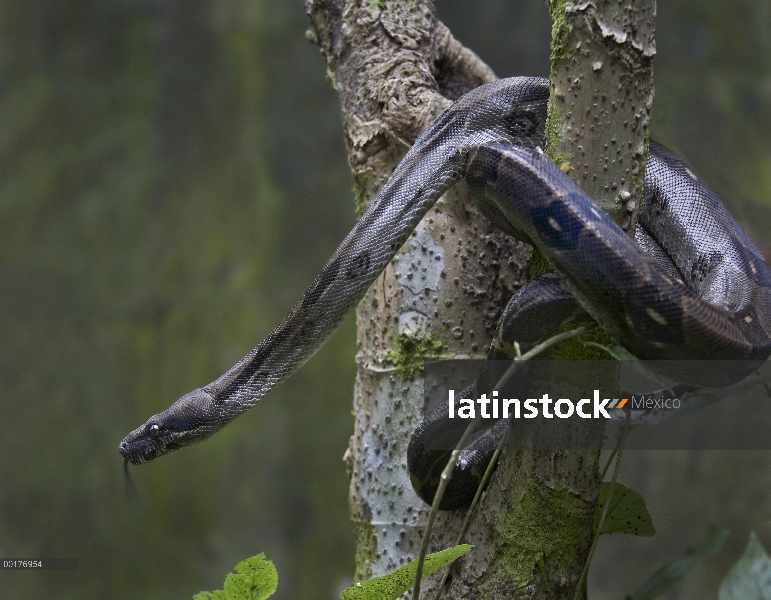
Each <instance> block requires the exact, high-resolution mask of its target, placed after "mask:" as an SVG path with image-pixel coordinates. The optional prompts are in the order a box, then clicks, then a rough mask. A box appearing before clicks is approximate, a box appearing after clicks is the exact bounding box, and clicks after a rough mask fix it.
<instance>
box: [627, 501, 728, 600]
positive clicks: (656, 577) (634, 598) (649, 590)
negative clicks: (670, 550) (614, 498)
mask: <svg viewBox="0 0 771 600" xmlns="http://www.w3.org/2000/svg"><path fill="white" fill-rule="evenodd" d="M614 495H615V494H614ZM727 535H728V530H727V529H723V528H722V527H716V526H715V525H713V526H712V527H710V528H709V531H707V539H706V540H704V541H703V542H702V543H701V544H699V545H698V546H696V547H695V548H688V549H687V550H686V551H685V554H684V555H683V556H682V558H680V559H679V560H677V561H676V562H674V563H672V564H671V565H666V566H664V567H662V568H661V569H659V570H658V571H656V572H655V573H654V574H653V575H651V578H650V579H648V581H647V583H646V584H645V585H644V586H643V587H642V589H641V590H639V591H638V592H637V593H635V594H632V595H631V596H629V598H628V600H652V599H653V598H658V597H659V596H661V595H662V594H664V593H665V592H667V591H669V590H670V589H672V588H673V587H675V586H676V585H677V584H678V583H680V582H681V581H682V579H683V577H685V576H686V575H687V574H688V572H689V571H690V570H691V569H693V568H694V567H695V566H696V565H697V564H698V563H699V562H700V561H702V560H704V559H705V558H708V557H710V556H714V555H715V554H717V553H718V552H719V551H720V548H722V547H723V542H724V541H725V538H726V536H727Z"/></svg>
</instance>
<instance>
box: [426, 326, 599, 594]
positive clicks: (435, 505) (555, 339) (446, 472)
mask: <svg viewBox="0 0 771 600" xmlns="http://www.w3.org/2000/svg"><path fill="white" fill-rule="evenodd" d="M586 331H588V329H587V328H586V327H578V328H576V329H572V330H570V331H563V332H562V333H558V334H557V335H555V336H552V337H550V338H549V339H547V340H544V341H543V342H541V343H540V344H538V345H536V346H535V347H534V348H533V349H532V350H529V351H528V352H525V353H524V354H522V355H518V356H516V357H515V358H514V362H513V364H512V365H511V366H510V367H509V368H508V369H507V370H506V372H505V373H504V374H503V376H502V377H501V378H500V379H499V380H498V383H496V384H495V388H501V387H503V386H504V385H506V383H507V382H508V381H509V379H511V377H512V375H514V373H515V372H516V370H517V368H518V364H517V363H520V362H523V361H526V360H530V359H531V358H533V357H535V356H537V355H539V354H540V353H541V352H543V351H544V350H546V349H547V348H551V347H552V346H553V345H554V344H557V343H559V342H561V341H563V340H567V339H569V338H572V337H575V336H577V335H581V334H582V333H586ZM515 347H516V348H517V349H518V348H519V347H518V346H515ZM518 354H519V353H518ZM476 425H477V419H473V420H472V421H471V422H470V423H469V424H468V427H466V431H464V432H463V435H462V436H461V438H460V441H459V442H458V444H457V446H455V450H453V451H452V453H451V454H450V458H449V460H448V461H447V464H446V465H445V467H444V469H443V470H442V475H441V477H440V478H439V487H438V488H437V490H436V494H435V495H434V501H433V502H432V504H431V510H430V511H429V513H428V521H427V523H426V529H425V531H424V532H423V539H422V540H421V543H420V552H419V553H418V564H417V569H416V570H415V583H414V585H413V587H412V600H419V599H420V580H421V579H422V577H423V564H424V562H425V560H426V553H427V552H428V543H429V541H430V539H431V528H432V527H433V526H434V521H435V520H436V515H437V514H438V513H439V504H440V503H441V502H442V498H443V497H444V492H445V490H446V489H447V485H448V484H449V483H450V479H452V473H453V471H454V470H455V463H456V462H457V461H458V456H459V455H460V453H461V451H462V450H463V448H465V446H466V442H467V441H468V438H469V436H470V435H471V434H472V433H474V432H475V431H476V428H475V427H476ZM477 492H479V490H477Z"/></svg>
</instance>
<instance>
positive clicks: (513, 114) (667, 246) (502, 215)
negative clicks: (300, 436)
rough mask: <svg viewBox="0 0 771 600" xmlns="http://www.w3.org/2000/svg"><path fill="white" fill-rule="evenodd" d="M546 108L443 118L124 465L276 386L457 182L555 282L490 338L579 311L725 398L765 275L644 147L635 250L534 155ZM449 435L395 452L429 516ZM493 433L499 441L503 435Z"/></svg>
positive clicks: (645, 355)
mask: <svg viewBox="0 0 771 600" xmlns="http://www.w3.org/2000/svg"><path fill="white" fill-rule="evenodd" d="M548 101H549V83H548V81H547V80H546V79H543V78H538V77H513V78H506V79H500V80H497V81H494V82H492V83H488V84H485V85H482V86H480V87H478V88H476V89H473V90H471V91H470V92H468V93H467V94H465V95H463V96H462V97H460V98H459V99H458V100H457V101H456V102H455V103H453V104H452V105H451V106H450V107H449V108H448V109H447V110H446V111H445V112H444V113H442V114H441V115H440V116H439V117H438V118H437V119H436V120H435V121H434V122H433V124H431V125H430V126H429V127H428V128H427V129H426V131H425V132H424V133H423V134H422V135H421V136H420V137H419V138H418V140H417V141H416V142H415V144H414V145H413V147H412V148H411V149H410V150H409V152H407V154H406V155H405V157H404V158H403V159H402V161H401V162H400V163H399V165H398V166H397V167H396V169H395V170H394V172H393V174H392V175H391V177H390V178H389V179H388V181H387V182H386V183H385V185H384V187H383V188H382V190H381V191H380V193H379V194H378V195H377V197H376V198H375V200H374V201H373V202H372V204H371V205H370V207H369V208H368V209H367V211H366V212H365V213H364V214H363V215H362V217H361V219H360V220H359V221H358V223H357V224H356V225H355V227H354V228H353V230H352V231H351V232H350V233H349V234H348V235H347V236H346V237H345V239H344V240H343V242H342V243H341V244H340V246H339V247H338V248H337V250H335V252H334V253H333V254H332V256H331V258H330V259H329V260H328V262H327V263H326V264H325V265H324V267H323V268H322V269H321V272H320V273H319V274H318V275H317V276H316V278H315V279H314V281H313V283H312V284H311V285H310V287H309V288H308V290H307V291H306V292H305V294H304V295H303V296H302V298H301V299H300V301H299V302H298V303H297V304H296V305H295V306H294V308H293V309H292V310H291V312H290V313H289V314H288V315H287V317H286V318H285V319H284V320H283V321H282V322H281V323H280V324H279V325H278V327H276V328H275V329H274V330H273V331H272V332H271V333H270V334H269V335H268V336H267V337H266V338H265V339H264V340H263V341H262V342H260V344H259V345H257V346H256V347H255V348H254V349H253V350H251V351H250V352H249V353H248V354H247V355H246V356H245V357H244V358H243V359H241V360H240V361H238V363H236V364H235V365H234V366H233V367H232V368H231V369H230V370H228V371H227V372H226V373H224V374H223V375H222V376H220V377H219V378H217V379H216V380H215V381H213V382H211V383H210V384H208V385H206V386H204V387H201V388H198V389H195V390H193V391H191V392H189V393H187V394H185V395H184V396H182V397H181V398H179V399H178V400H177V401H176V402H174V403H173V404H171V406H169V407H168V408H167V409H166V410H164V411H162V412H160V413H158V414H156V415H153V416H152V417H150V418H149V419H148V420H147V421H146V422H145V423H144V424H143V425H142V426H140V427H138V428H137V429H135V430H133V431H132V432H130V433H129V434H128V435H127V436H126V437H125V438H124V439H123V440H122V441H121V442H120V444H119V447H118V450H119V452H120V453H121V455H122V456H123V458H124V459H125V461H126V464H128V463H129V462H130V463H133V464H140V463H144V462H147V461H151V460H153V459H155V458H158V457H160V456H163V455H165V454H167V453H169V452H172V451H174V450H178V449H180V448H183V447H185V446H188V445H191V444H194V443H199V442H202V441H203V440H205V439H207V438H208V437H210V436H211V435H212V434H214V433H215V432H217V431H218V430H220V429H221V428H222V427H224V426H225V425H227V424H228V423H230V422H231V421H233V420H234V419H235V418H237V417H238V416H239V415H241V414H242V413H243V412H245V411H246V410H248V409H249V408H251V407H252V406H254V404H256V403H257V402H258V401H259V400H260V399H261V398H262V397H263V396H265V395H266V394H267V393H268V392H269V391H270V390H271V389H272V388H273V387H275V386H276V385H278V384H279V383H281V382H282V381H284V380H285V379H286V378H287V377H289V376H290V375H291V374H292V373H293V372H294V371H296V370H297V369H298V368H299V367H300V366H301V365H302V364H303V363H304V362H305V361H307V360H308V359H309V358H310V357H311V356H312V355H313V354H314V353H315V352H316V351H317V350H318V349H319V348H320V347H321V346H322V345H323V344H324V343H325V342H326V340H327V339H328V338H329V336H330V335H331V334H332V333H333V332H334V331H335V330H336V329H337V327H338V326H339V325H340V324H341V323H342V322H343V320H344V319H345V318H346V316H347V315H348V314H349V313H350V312H351V311H353V309H354V308H355V307H356V305H357V304H358V303H359V301H360V300H361V299H362V297H363V296H364V294H365V293H366V291H367V290H368V288H369V287H370V285H371V284H372V283H373V282H374V281H375V279H376V278H377V277H378V276H379V275H380V273H381V272H382V271H383V270H384V269H385V268H386V266H387V265H388V264H389V263H390V261H391V259H392V258H393V257H394V256H395V255H396V253H397V252H398V251H399V249H400V248H401V247H402V245H403V244H404V243H405V242H406V241H407V239H408V238H409V236H410V234H411V233H412V231H413V230H414V229H415V228H416V226H417V225H418V223H419V222H420V220H421V219H422V218H423V216H424V215H425V214H426V213H427V212H428V211H429V210H430V209H431V207H432V206H433V205H434V204H435V203H436V201H437V200H438V199H439V198H440V197H441V196H442V195H443V194H444V193H445V192H446V191H447V190H449V189H450V188H451V187H452V186H453V185H455V184H456V183H457V182H458V181H460V180H461V179H463V178H465V180H466V182H467V183H468V186H469V190H470V192H471V196H472V199H473V200H474V201H475V202H476V203H477V205H478V206H479V207H480V210H481V212H482V213H483V214H484V215H485V216H487V218H488V219H490V221H491V222H492V223H493V224H494V225H495V226H497V227H498V228H500V229H502V230H503V231H504V232H507V233H509V234H511V235H514V236H515V237H518V238H519V239H523V240H525V241H527V242H528V243H530V244H532V245H534V246H535V247H537V248H538V249H539V250H540V251H541V253H542V254H543V255H544V256H545V257H546V259H547V260H548V261H549V263H550V264H551V265H552V267H553V268H554V271H553V272H552V273H547V274H545V275H543V276H541V277H537V278H535V279H533V280H532V281H530V282H529V283H527V284H526V285H525V286H523V287H522V288H521V289H520V290H519V291H518V292H517V294H515V295H514V297H513V298H512V299H511V301H510V302H509V305H508V306H507V309H506V310H505V311H504V313H503V316H502V317H501V321H500V324H499V327H498V336H497V337H499V338H501V339H505V340H515V339H518V340H519V341H520V342H523V343H525V342H528V341H531V342H535V341H537V340H538V339H539V338H542V337H543V336H544V335H545V334H547V333H548V330H551V329H553V328H554V326H555V324H557V325H558V324H559V323H560V322H562V321H564V320H565V319H566V318H568V317H569V316H570V315H574V314H575V309H576V307H578V308H579V309H581V310H582V311H584V313H585V314H586V315H588V317H587V318H590V319H593V320H594V321H596V322H597V323H598V324H599V325H600V326H602V327H603V328H604V329H605V330H606V331H607V332H608V333H609V334H610V336H611V337H613V338H614V339H615V340H616V341H617V342H618V343H619V344H620V345H621V346H623V347H624V348H626V349H627V350H628V351H629V352H631V353H632V354H633V355H635V356H636V357H638V358H640V359H663V360H664V361H666V363H665V364H668V365H671V364H685V362H684V361H689V360H726V361H732V364H735V365H736V366H735V367H734V368H726V369H711V370H710V373H709V374H707V375H704V374H702V375H699V376H691V379H694V377H695V378H696V379H699V377H701V378H702V379H709V381H690V382H689V383H705V384H710V385H718V384H722V385H727V384H728V383H731V382H733V381H737V380H740V379H741V378H743V377H745V376H746V375H748V374H749V373H750V371H751V370H753V369H754V368H757V365H758V364H759V363H760V362H762V361H764V360H766V359H767V358H768V356H769V355H771V270H769V268H768V266H767V265H766V262H765V261H764V259H763V256H762V255H761V253H760V251H759V250H758V248H757V247H756V246H755V244H754V243H753V242H752V241H751V240H750V238H749V236H748V235H747V234H746V233H745V232H744V231H743V230H742V228H741V227H740V226H739V225H738V224H737V223H736V221H734V219H733V218H732V217H731V216H730V215H729V213H728V211H727V210H726V209H725V207H724V206H723V204H722V203H721V202H720V200H719V199H718V198H717V196H716V195H715V194H714V193H713V192H712V191H711V190H710V189H709V187H708V186H707V185H706V184H705V183H704V182H703V181H702V180H701V179H699V178H698V177H697V176H696V175H695V174H694V172H693V171H692V170H691V169H690V168H689V167H688V166H687V165H686V163H685V162H684V161H683V160H682V159H681V158H680V157H678V156H677V155H676V154H674V153H673V152H671V151H669V150H668V149H666V148H665V147H663V146H661V145H658V144H656V143H654V142H650V145H649V153H648V157H647V165H646V169H645V176H644V185H643V188H644V189H643V196H644V199H643V200H644V202H643V208H642V211H641V213H640V216H639V222H638V224H637V226H636V229H635V232H634V237H632V236H630V235H628V234H627V233H626V232H625V231H624V230H622V229H621V228H620V227H619V226H618V225H616V223H615V222H614V221H613V220H611V218H610V217H609V216H607V215H606V214H605V213H604V212H602V211H601V210H600V209H599V208H598V206H597V204H596V203H595V202H594V201H593V200H592V199H591V198H590V197H589V196H588V195H587V194H586V192H584V191H583V190H582V189H581V188H580V187H579V186H578V185H577V184H576V183H574V182H573V181H572V180H571V179H570V178H569V177H568V176H567V175H566V174H565V173H564V172H562V170H561V169H560V168H559V167H558V166H557V165H556V164H554V163H553V162H552V161H551V160H549V159H548V158H547V157H546V156H545V155H544V153H543V146H544V130H545V124H546V115H547V104H548ZM720 373H723V375H720ZM678 375H683V374H682V373H678ZM686 378H687V377H686ZM716 378H717V379H719V381H718V380H716ZM456 421H457V419H456ZM447 427H448V425H447V419H439V418H437V417H436V415H434V416H432V415H431V414H429V415H427V416H426V419H425V420H424V423H422V424H421V425H420V426H419V427H418V429H417V430H416V432H415V433H414V434H413V437H412V439H411V441H410V445H409V448H408V465H409V468H410V477H411V480H412V482H413V487H415V488H416V491H417V492H418V494H419V495H420V496H421V497H423V498H424V499H425V500H427V501H430V498H431V496H432V492H431V490H430V487H431V486H430V485H427V484H426V481H427V480H428V479H429V475H428V473H427V472H426V471H425V465H426V464H427V463H428V462H430V461H429V460H427V459H426V455H425V448H426V447H427V444H428V442H429V440H430V438H431V436H434V437H435V436H439V437H441V436H442V435H443V434H446V433H447V431H446V428H447ZM495 427H497V428H498V434H499V435H500V429H501V425H500V424H498V425H496V426H495ZM494 429H495V428H494ZM486 460H488V461H489V452H472V453H471V454H469V455H467V456H466V458H465V459H464V461H465V462H464V463H463V464H459V465H457V466H456V471H457V472H458V473H459V477H458V481H464V477H463V476H462V475H463V473H466V474H471V475H470V477H469V478H466V479H470V481H468V482H467V483H466V484H464V485H469V486H470V485H473V484H474V481H476V479H478V477H479V473H481V472H483V471H484V467H485V464H486V463H485V461H486ZM421 465H422V466H421ZM421 469H423V471H421ZM460 495H463V494H460ZM463 502H465V500H457V501H455V500H451V501H449V502H448V503H445V504H446V505H445V506H443V508H446V507H447V506H450V507H451V508H454V507H456V506H455V505H458V504H462V503H463Z"/></svg>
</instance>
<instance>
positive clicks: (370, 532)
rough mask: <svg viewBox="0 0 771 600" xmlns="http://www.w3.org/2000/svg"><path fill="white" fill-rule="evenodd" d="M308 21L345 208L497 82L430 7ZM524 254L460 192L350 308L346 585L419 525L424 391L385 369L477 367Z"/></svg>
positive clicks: (449, 532) (401, 6) (390, 560)
mask: <svg viewBox="0 0 771 600" xmlns="http://www.w3.org/2000/svg"><path fill="white" fill-rule="evenodd" d="M307 11H308V16H309V17H310V20H311V23H312V26H313V28H312V30H311V32H310V33H309V37H310V38H311V39H312V41H314V42H315V43H317V44H319V46H320V47H321V51H322V52H323V54H324V56H325V57H326V59H327V65H328V75H329V78H330V80H331V82H332V85H333V86H334V87H335V89H336V90H337V91H338V93H339V94H340V100H341V104H342V110H343V117H344V125H345V127H344V128H345V139H346V143H347V145H348V151H349V160H350V164H351V168H352V171H353V176H354V180H355V188H354V189H355V192H356V195H357V203H358V204H360V208H365V207H366V206H367V205H368V204H369V202H370V201H371V200H372V199H373V198H374V197H375V196H376V195H377V193H378V191H379V190H380V188H381V187H382V186H383V184H384V183H385V181H386V180H387V179H388V177H389V176H390V174H391V172H392V171H393V169H394V167H395V166H396V165H397V164H398V162H399V160H400V159H401V158H402V157H403V156H404V154H405V153H406V152H407V150H408V149H409V147H410V146H411V145H412V143H414V141H415V140H416V139H417V137H418V136H419V135H420V133H421V132H422V131H423V130H425V128H426V127H427V126H428V125H430V124H431V122H433V120H434V119H435V118H436V117H437V116H438V115H439V114H441V112H442V111H444V110H445V109H446V108H447V107H448V106H449V105H450V104H451V101H452V100H454V99H456V98H458V97H459V96H461V95H462V94H463V93H465V92H466V91H468V90H470V89H473V88H474V87H477V86H479V85H481V84H482V83H485V82H488V81H492V80H493V79H495V75H494V73H493V72H492V71H491V70H490V68H489V67H488V66H487V65H485V64H484V63H483V62H482V61H481V60H480V59H479V58H478V57H477V56H476V55H475V54H474V53H473V52H471V51H469V50H468V49H466V48H464V47H463V46H461V45H460V44H459V43H458V42H457V40H455V39H454V38H453V37H452V35H451V34H450V32H449V31H448V30H447V28H446V27H445V26H444V25H442V24H441V23H440V22H438V21H437V20H436V17H435V15H434V11H433V4H432V3H431V2H426V1H415V0H405V1H402V2H396V1H389V2H387V3H386V2H372V1H371V0H360V1H349V2H343V1H342V0H309V2H308V3H307ZM529 254H530V253H529V250H528V249H527V248H526V247H525V246H524V245H523V244H521V243H518V242H515V241H513V240H510V239H508V238H507V237H506V236H505V235H503V234H502V233H500V232H497V231H495V230H493V229H492V228H491V226H490V225H489V224H488V223H487V222H486V221H485V219H484V218H483V217H481V215H480V214H479V213H478V211H477V210H476V208H475V207H474V205H473V204H472V203H471V202H470V201H469V198H468V194H467V192H466V191H465V189H464V186H463V184H459V185H458V186H456V187H455V188H454V189H453V190H451V191H450V192H449V193H448V194H447V195H446V196H445V197H444V198H442V199H441V200H440V201H439V202H438V203H437V204H436V206H435V208H434V209H432V210H431V211H430V212H429V214H428V215H427V216H426V218H425V219H424V220H423V222H422V223H421V224H420V226H419V227H418V228H417V230H416V231H415V232H414V234H413V236H412V237H411V238H410V240H409V241H408V242H407V243H406V244H405V245H404V247H403V248H402V250H401V252H400V253H399V254H398V255H397V257H396V258H394V260H393V262H392V264H391V265H389V267H388V268H387V269H386V271H385V272H384V273H383V275H382V276H381V277H380V278H379V279H378V280H377V281H376V282H375V284H374V285H373V286H372V288H371V289H370V291H369V292H368V293H367V295H366V296H365V298H364V299H363V300H362V302H361V304H360V305H359V308H358V310H357V325H358V342H357V343H358V355H357V362H358V365H359V372H358V376H357V383H356V389H355V392H354V408H355V413H356V424H355V432H354V435H353V437H352V438H351V445H350V448H349V451H348V452H347V454H346V461H347V463H348V466H349V469H350V471H351V493H350V503H351V512H352V515H353V520H354V523H355V529H356V535H357V565H356V567H357V572H356V577H357V578H363V579H366V578H369V577H372V576H376V575H382V574H384V573H386V572H389V571H392V570H394V569H395V568H397V567H399V566H401V565H403V564H405V563H406V562H408V561H410V560H412V559H414V558H416V553H417V549H418V547H419V545H420V537H421V535H422V533H423V524H424V523H425V520H426V516H427V510H428V507H427V506H426V505H425V504H423V502H422V501H421V500H420V499H419V498H418V497H417V496H416V495H415V493H414V492H413V490H412V487H411V485H410V483H409V478H408V475H407V470H406V456H407V443H408V441H409V438H410V434H411V433H412V431H413V430H414V428H415V427H416V426H417V424H418V423H419V422H420V420H421V419H422V414H423V383H422V380H421V378H420V376H419V375H417V376H415V377H414V378H409V377H407V376H406V375H404V374H402V373H400V372H397V370H396V368H395V363H396V364H402V365H405V364H406V365H408V366H409V365H419V364H420V362H421V361H422V360H423V359H424V358H426V357H428V358H431V357H434V358H436V357H438V356H444V357H447V356H453V357H458V358H484V356H485V353H486V350H487V347H488V345H489V344H490V341H491V334H492V332H493V330H494V328H495V325H496V322H497V319H498V317H499V316H500V314H501V311H502V309H503V307H505V304H506V302H507V300H508V299H509V297H510V296H511V294H512V293H513V292H514V291H515V290H516V288H517V287H519V286H520V285H521V284H522V283H523V282H524V281H525V275H526V268H527V262H528V259H529ZM388 359H390V360H388ZM460 519H461V517H460V516H458V515H457V514H447V515H443V516H442V517H441V519H439V521H438V522H437V524H436V530H437V531H438V532H440V535H439V536H438V537H436V538H435V540H434V543H433V544H432V549H441V548H446V547H447V546H449V545H451V544H452V543H453V541H454V536H455V535H456V533H457V531H458V528H459V526H460V521H459V520H460ZM444 532H446V535H441V534H442V533H444ZM445 538H446V539H445Z"/></svg>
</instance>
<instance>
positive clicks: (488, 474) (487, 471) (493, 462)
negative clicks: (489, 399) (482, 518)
mask: <svg viewBox="0 0 771 600" xmlns="http://www.w3.org/2000/svg"><path fill="white" fill-rule="evenodd" d="M508 437H509V430H508V429H507V430H506V433H504V434H503V437H502V438H501V441H500V442H498V447H497V448H496V449H495V453H494V454H493V457H492V458H491V459H490V463H489V464H488V465H487V469H485V474H484V476H483V477H482V481H480V482H479V486H478V487H477V493H476V494H475V495H474V500H472V502H471V506H469V508H468V512H467V513H466V518H465V519H464V520H463V525H462V526H461V528H460V531H459V532H458V537H457V538H455V545H456V546H458V545H460V544H461V542H463V537H464V536H465V535H466V532H467V531H468V526H469V524H470V523H471V515H473V514H474V510H476V507H477V504H479V501H480V500H481V498H482V492H483V491H484V490H485V487H486V486H487V482H488V481H490V477H492V475H493V471H495V466H496V465H497V464H498V458H499V457H500V456H501V451H502V450H503V446H504V445H505V444H506V440H507V439H508ZM449 575H450V569H447V570H446V571H445V572H444V575H442V580H441V581H440V582H439V585H438V586H437V588H436V595H435V596H434V600H439V599H440V598H441V596H442V588H443V587H444V584H445V583H446V582H447V577H449Z"/></svg>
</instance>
